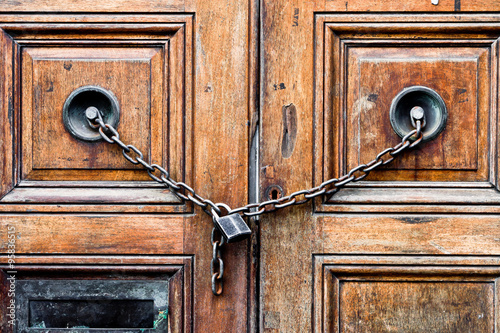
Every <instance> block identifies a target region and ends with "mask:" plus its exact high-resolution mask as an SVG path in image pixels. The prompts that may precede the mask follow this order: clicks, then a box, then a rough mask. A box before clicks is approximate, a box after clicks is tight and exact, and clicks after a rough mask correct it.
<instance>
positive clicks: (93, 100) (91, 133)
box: [63, 86, 120, 142]
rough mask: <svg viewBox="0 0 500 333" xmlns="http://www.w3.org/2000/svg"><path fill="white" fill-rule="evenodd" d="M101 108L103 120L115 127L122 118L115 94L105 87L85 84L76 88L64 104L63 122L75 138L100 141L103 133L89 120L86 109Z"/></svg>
mask: <svg viewBox="0 0 500 333" xmlns="http://www.w3.org/2000/svg"><path fill="white" fill-rule="evenodd" d="M89 107H95V108H97V109H99V111H100V112H101V114H102V118H103V121H104V122H105V123H107V124H110V125H111V126H113V127H116V126H117V125H118V122H119V120H120V108H119V105H118V100H117V99H116V97H115V95H114V94H113V93H112V92H111V91H108V90H106V89H104V88H101V87H97V86H84V87H80V88H78V89H76V90H74V91H73V92H72V93H71V94H70V95H69V96H68V98H67V99H66V102H65V103H64V106H63V122H64V126H65V127H66V130H67V131H68V132H69V133H70V134H71V135H72V136H74V137H75V138H77V139H79V140H83V141H89V142H94V141H100V140H102V137H101V135H100V134H99V132H98V131H96V130H95V128H92V127H91V126H90V124H89V122H88V121H87V116H86V110H87V109H88V108H89Z"/></svg>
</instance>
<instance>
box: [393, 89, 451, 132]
mask: <svg viewBox="0 0 500 333" xmlns="http://www.w3.org/2000/svg"><path fill="white" fill-rule="evenodd" d="M414 107H420V108H422V109H423V110H424V113H425V126H424V127H423V128H422V133H423V141H424V142H426V141H430V140H433V139H435V138H436V137H437V136H438V135H439V133H441V132H442V131H443V130H444V128H445V127H446V121H447V120H448V110H447V109H446V105H445V104H444V100H443V99H442V98H441V96H440V95H439V94H438V93H437V92H436V91H434V90H432V89H431V88H428V87H424V86H412V87H408V88H405V89H403V90H402V91H401V92H400V93H399V94H398V95H397V96H396V97H395V98H394V99H393V100H392V104H391V109H390V112H389V116H390V120H391V125H392V128H393V129H394V131H395V132H396V134H397V135H399V136H400V137H401V138H403V137H404V136H405V135H407V134H408V133H410V132H411V131H412V130H414V126H413V125H412V120H411V116H410V112H411V110H412V109H413V108H414Z"/></svg>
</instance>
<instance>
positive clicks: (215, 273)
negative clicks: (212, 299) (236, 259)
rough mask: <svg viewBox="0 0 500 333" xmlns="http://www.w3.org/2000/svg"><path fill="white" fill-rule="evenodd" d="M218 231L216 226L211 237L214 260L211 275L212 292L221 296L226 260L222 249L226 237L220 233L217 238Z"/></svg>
mask: <svg viewBox="0 0 500 333" xmlns="http://www.w3.org/2000/svg"><path fill="white" fill-rule="evenodd" d="M216 233H218V230H217V228H215V227H214V228H213V229H212V235H211V237H210V240H211V242H212V249H213V250H212V261H211V262H210V275H211V276H212V293H213V294H214V295H215V296H220V295H222V290H223V284H222V277H223V276H224V261H222V258H221V254H220V249H221V247H222V245H224V238H223V237H222V236H221V235H219V240H217V239H215V238H216V236H215V234H216Z"/></svg>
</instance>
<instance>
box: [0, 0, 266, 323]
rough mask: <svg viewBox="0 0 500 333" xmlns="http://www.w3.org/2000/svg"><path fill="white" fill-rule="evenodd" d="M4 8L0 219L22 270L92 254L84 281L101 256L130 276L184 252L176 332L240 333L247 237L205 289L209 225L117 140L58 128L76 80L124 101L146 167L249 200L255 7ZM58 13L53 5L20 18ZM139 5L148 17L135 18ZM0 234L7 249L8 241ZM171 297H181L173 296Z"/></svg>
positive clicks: (237, 200)
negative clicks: (87, 139)
mask: <svg viewBox="0 0 500 333" xmlns="http://www.w3.org/2000/svg"><path fill="white" fill-rule="evenodd" d="M2 10H3V11H4V12H5V11H10V13H8V14H5V15H3V16H2V17H1V20H0V21H1V22H3V23H2V24H1V25H0V29H1V30H2V31H1V33H2V35H1V39H0V42H1V50H2V51H1V56H2V58H1V62H0V64H1V66H0V73H1V75H2V80H0V90H1V94H2V96H4V97H2V98H1V101H2V107H1V116H0V118H1V120H2V121H1V126H2V131H1V138H0V139H1V158H2V161H4V162H5V163H3V164H2V168H4V169H3V171H2V174H1V177H2V178H1V192H0V194H1V195H2V196H3V199H2V200H3V201H2V203H1V207H2V208H1V210H2V213H1V214H0V224H1V228H2V230H4V229H5V227H6V226H7V225H9V226H15V227H16V232H17V233H18V234H19V238H18V240H17V243H16V245H17V247H16V250H17V254H18V255H19V256H20V255H21V254H25V255H27V256H26V257H24V258H23V259H22V260H19V264H20V265H21V264H22V265H24V266H30V265H33V264H35V263H37V262H40V260H42V262H43V264H44V265H45V266H44V267H46V269H47V270H49V271H50V270H52V271H53V272H54V273H53V275H52V276H55V277H57V274H58V272H59V271H62V270H64V268H65V267H68V266H69V265H75V264H80V263H82V262H89V260H90V261H92V263H90V264H89V265H88V266H89V267H88V271H89V273H88V274H89V276H94V278H95V277H96V276H97V275H96V274H95V273H96V272H97V271H98V270H99V267H100V266H102V265H103V264H105V263H106V262H108V261H109V260H108V259H109V258H113V260H115V261H114V264H117V263H118V264H123V263H124V262H127V265H128V268H129V269H132V270H133V269H134V267H139V266H140V264H141V263H144V262H145V261H147V260H148V258H150V256H158V258H166V257H169V258H172V260H170V261H168V260H167V261H165V260H161V259H158V260H156V261H157V264H158V265H167V266H168V265H171V264H175V263H174V262H175V258H181V257H188V258H191V259H190V263H189V265H192V273H189V274H187V275H186V273H185V271H184V273H182V274H181V275H182V283H181V284H175V286H176V287H175V288H174V289H172V290H171V295H172V298H175V299H172V300H171V302H172V303H170V306H172V310H173V311H174V313H177V314H180V313H181V312H182V316H184V317H182V322H179V321H176V322H174V326H172V329H173V332H181V331H193V332H210V331H213V332H242V331H245V330H247V327H249V326H250V325H254V324H251V321H250V320H249V315H248V313H250V312H252V313H255V307H254V306H255V301H252V302H253V303H252V304H253V305H252V304H250V301H249V297H248V295H249V293H250V292H251V293H252V295H255V287H252V288H253V289H250V287H249V284H255V281H254V280H251V279H249V277H248V269H249V261H250V260H251V259H252V257H251V255H247V253H249V252H247V249H248V246H249V245H248V244H247V242H243V243H239V244H231V245H229V246H227V247H225V248H224V250H223V254H222V256H223V259H224V263H225V267H226V271H225V274H224V287H225V293H224V295H223V296H221V297H214V296H213V295H212V291H211V276H210V260H211V256H212V246H211V243H210V232H211V229H212V226H213V224H212V221H211V220H210V219H209V218H208V217H207V216H206V215H205V214H204V213H203V212H202V211H201V210H199V209H198V208H193V206H192V205H190V204H184V203H182V202H180V201H179V200H178V199H177V198H175V197H174V196H173V195H172V194H171V193H169V192H168V190H166V189H165V188H163V187H161V186H158V185H157V184H155V183H154V182H151V181H150V179H148V177H147V175H145V174H144V172H140V171H139V170H138V168H137V167H134V166H131V165H128V164H127V163H126V162H124V160H123V159H121V156H120V155H121V152H120V150H119V149H118V147H116V146H111V145H109V144H105V143H99V144H94V145H88V144H83V143H81V142H78V141H77V140H74V139H73V138H71V137H69V136H68V135H67V133H66V131H65V130H64V127H63V124H62V119H61V109H60V108H61V107H62V104H63V103H64V101H65V99H66V97H67V95H68V94H69V92H71V91H72V90H73V89H75V88H77V87H78V86H81V85H86V84H96V85H100V86H105V87H106V88H107V89H109V90H112V91H113V93H114V94H115V95H117V97H118V99H119V101H120V106H122V108H123V109H122V112H123V113H124V114H125V115H124V116H123V117H122V118H121V121H123V123H120V125H119V127H118V130H119V132H120V133H123V135H122V138H123V140H124V141H126V142H127V143H130V144H134V145H137V147H138V148H140V149H141V150H143V151H144V153H145V157H146V160H147V161H151V162H153V163H158V164H162V165H164V166H166V167H167V168H168V169H169V171H171V176H172V177H173V178H174V179H176V180H178V181H185V182H186V183H187V184H189V185H191V186H192V187H193V188H195V189H196V191H197V192H198V193H200V194H201V195H203V196H206V197H208V198H210V199H211V200H213V201H215V202H226V203H228V204H230V205H231V206H232V207H235V206H239V205H243V204H245V203H246V202H247V189H248V186H247V181H246V180H247V174H248V172H247V167H248V161H247V159H248V149H249V145H250V142H249V134H250V133H251V132H253V131H254V130H255V126H256V125H255V124H256V120H255V119H256V117H255V105H256V104H255V101H256V98H255V97H253V98H249V95H252V96H255V94H256V93H255V89H256V88H255V87H256V86H257V84H258V82H256V81H255V75H256V73H257V72H256V58H255V57H253V58H252V62H250V60H249V59H250V54H251V52H253V54H255V52H256V46H255V39H253V40H250V37H249V36H250V34H252V35H253V36H255V31H256V30H255V29H256V27H255V17H256V13H257V12H256V8H255V4H252V5H250V3H249V2H244V1H236V2H235V1H224V2H217V3H209V2H205V1H188V2H183V1H162V2H161V3H155V4H152V3H149V2H144V1H120V2H114V3H101V4H98V3H95V2H88V1H66V2H62V3H58V4H53V3H49V2H43V3H41V2H17V3H12V2H8V3H6V4H5V6H3V7H2ZM53 11H57V12H59V14H50V13H47V14H44V13H41V14H22V13H21V12H53ZM65 11H66V12H71V11H78V12H95V14H85V15H82V14H71V15H67V14H64V12H65ZM106 11H108V12H112V13H114V14H110V13H106ZM145 12H153V13H151V14H136V13H145ZM123 13H128V14H123ZM250 17H252V25H251V24H250ZM70 64H71V66H70ZM67 68H70V70H68V69H67ZM12 74H13V75H12ZM51 88H52V89H51ZM51 90H52V91H51ZM250 119H253V120H252V121H253V125H252V126H249V125H250ZM9 120H10V122H9ZM14 125H15V126H14ZM125 127H126V129H125ZM14 129H15V130H14ZM54 137H55V138H54ZM12 144H13V146H12ZM150 144H152V147H151V148H149V146H150ZM84 155H90V159H89V160H85V156H84ZM92 156H94V158H93V159H92ZM13 161H14V163H13ZM135 187H137V188H138V189H137V191H136V192H134V189H135ZM9 191H10V193H8V192H9ZM228 193H234V195H231V196H228V195H227V194H228ZM5 194H7V195H5ZM35 212H38V213H35ZM5 235H6V234H5ZM0 244H1V245H0V249H1V250H0V252H2V253H5V251H6V240H5V239H4V237H3V236H2V239H1V241H0ZM34 254H43V258H42V259H40V258H38V257H34V256H33V255H34ZM131 255H134V258H135V259H134V260H132V261H130V260H128V258H130V256H131ZM109 256H111V257H109ZM2 260H3V259H2ZM2 262H4V261H2ZM24 266H23V267H24ZM30 267H32V266H30ZM255 267H256V266H255V261H254V266H253V268H252V269H253V271H255V269H256V268H255ZM35 269H38V268H36V267H35ZM146 269H147V268H146ZM93 272H94V273H93ZM190 272H191V270H190ZM122 273H123V276H125V277H126V276H127V274H129V273H127V272H125V271H123V272H122ZM93 274H94V275H93ZM181 275H179V274H177V275H175V276H181ZM4 282H5V281H4ZM4 284H5V283H4ZM250 290H253V291H250ZM254 297H255V296H251V299H253V300H254V299H255V298H254ZM181 301H182V302H183V303H182V304H184V305H183V306H184V307H180V306H179V305H176V304H180V303H179V302H181ZM191 309H192V310H191ZM253 316H254V318H255V314H254V315H253ZM2 320H3V321H4V320H5V317H2Z"/></svg>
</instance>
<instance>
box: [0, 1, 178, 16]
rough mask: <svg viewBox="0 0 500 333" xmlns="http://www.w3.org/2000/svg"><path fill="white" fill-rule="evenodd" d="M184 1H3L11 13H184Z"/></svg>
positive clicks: (4, 6) (5, 8)
mask: <svg viewBox="0 0 500 333" xmlns="http://www.w3.org/2000/svg"><path fill="white" fill-rule="evenodd" d="M184 3H185V1H183V0H160V1H154V2H151V1H146V0H118V1H103V2H95V1H92V0H69V1H64V2H57V3H55V2H53V1H50V0H41V1H36V0H23V1H14V0H6V1H3V3H2V7H3V9H4V10H5V11H9V12H53V11H59V12H61V11H65V12H153V13H157V12H183V11H184V9H185V6H184Z"/></svg>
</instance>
